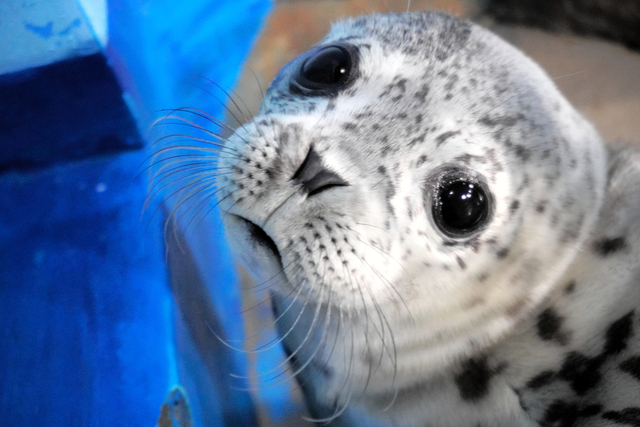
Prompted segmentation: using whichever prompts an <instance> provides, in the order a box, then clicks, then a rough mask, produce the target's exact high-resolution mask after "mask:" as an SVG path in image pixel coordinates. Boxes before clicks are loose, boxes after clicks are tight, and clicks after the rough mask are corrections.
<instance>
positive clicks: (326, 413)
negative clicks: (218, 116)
mask: <svg viewBox="0 0 640 427" xmlns="http://www.w3.org/2000/svg"><path fill="white" fill-rule="evenodd" d="M639 162H640V157H639V156H638V154H637V152H636V151H634V150H632V149H630V148H616V149H612V148H611V149H607V148H605V146H604V145H603V143H602V140H601V138H600V136H599V134H598V133H597V131H596V130H595V129H594V128H593V126H592V125H591V124H590V123H588V122H587V121H586V120H585V119H584V118H583V117H582V116H581V115H580V114H578V113H577V112H576V111H575V110H574V108H573V107H572V106H571V105H570V104H569V103H568V102H567V101H566V100H565V99H564V98H563V96H562V95H561V94H560V93H559V92H558V90H557V89H556V87H555V86H554V84H553V83H552V81H551V80H550V79H549V78H548V77H547V76H546V75H545V74H544V72H543V71H542V70H541V69H540V68H539V67H538V66H537V65H536V64H535V63H533V62H532V61H531V60H530V59H529V58H527V57H526V56H525V55H523V54H522V53H521V52H519V51H518V50H517V49H515V48H514V47H512V46H510V45H508V44H507V43H506V42H504V41H502V40H501V39H500V38H498V37H497V36H495V35H493V34H492V33H490V32H489V31H487V30H485V29H483V28H481V27H479V26H477V25H474V24H472V23H469V22H466V21H462V20H459V19H457V18H455V17H452V16H449V15H446V14H442V13H429V12H425V13H404V14H390V15H372V16H363V17H358V18H355V19H349V20H346V21H344V22H341V23H338V24H336V25H335V26H334V27H333V29H332V31H331V33H330V34H329V35H328V36H327V37H326V38H325V39H324V40H322V41H321V42H320V43H319V44H318V45H317V46H316V47H314V48H312V49H311V50H309V51H308V52H306V53H304V54H302V55H301V56H299V57H298V58H296V59H294V60H293V61H292V62H291V63H289V64H288V65H287V66H286V67H285V68H284V69H283V70H282V71H281V72H280V73H279V74H278V75H277V76H276V78H275V80H274V81H273V83H272V84H271V85H270V87H269V89H268V91H267V92H266V95H265V98H264V101H263V103H262V105H261V108H260V111H259V113H258V115H257V116H256V117H255V118H254V119H253V120H252V121H251V122H249V123H247V124H245V125H243V126H242V127H240V128H239V129H237V130H236V132H235V133H234V134H233V135H232V136H231V137H229V138H228V139H227V141H226V142H225V146H224V148H223V149H222V150H221V152H220V155H219V158H218V165H217V167H218V170H219V171H220V172H219V175H218V177H217V188H218V200H219V206H220V209H221V211H222V212H223V219H224V225H225V230H226V234H227V236H228V240H229V242H230V244H231V246H232V250H233V251H234V252H235V253H236V254H237V256H238V258H239V259H240V260H241V261H242V263H243V264H244V265H245V266H246V267H247V269H248V270H249V272H250V273H251V274H252V275H253V277H254V278H255V280H256V281H257V282H258V283H263V284H265V286H269V290H270V292H271V294H272V303H273V306H274V312H275V313H276V318H277V323H278V330H279V333H280V336H281V338H282V342H283V345H284V346H285V350H286V352H287V354H288V355H289V358H288V360H289V361H290V362H291V363H292V369H293V371H294V373H295V374H296V375H297V377H298V380H299V381H300V383H301V385H302V387H303V389H304V391H305V394H306V398H307V400H308V403H309V408H310V411H311V413H312V415H313V416H314V418H315V419H317V420H318V421H321V422H328V423H333V424H334V425H348V426H416V427H417V426H433V427H443V426H456V427H461V426H470V427H471V426H473V427H477V426H490V427H495V426H505V427H506V426H509V427H514V426H605V425H607V426H609V425H640V338H638V337H639V335H638V332H637V331H638V328H639V327H640V323H639V322H640V280H639V279H640V277H639V276H638V273H639V270H638V266H639V264H640V263H639V260H640V252H639V247H640V245H639V244H638V242H640V234H639V233H640V222H639V219H638V216H639V215H640V170H639V165H640V163H639ZM223 172H224V173H223Z"/></svg>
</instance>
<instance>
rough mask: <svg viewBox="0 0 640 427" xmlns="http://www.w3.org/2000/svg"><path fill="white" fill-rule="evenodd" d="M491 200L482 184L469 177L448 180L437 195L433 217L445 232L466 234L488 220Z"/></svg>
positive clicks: (459, 234) (455, 234) (456, 234)
mask: <svg viewBox="0 0 640 427" xmlns="http://www.w3.org/2000/svg"><path fill="white" fill-rule="evenodd" d="M489 202H490V201H489V197H488V195H487V192H486V191H485V188H484V185H483V184H482V183H479V182H474V181H469V180H465V179H456V180H450V181H444V182H443V183H442V184H441V186H440V188H439V190H438V193H437V195H436V200H435V203H434V206H433V217H434V219H435V222H436V225H437V226H438V227H439V228H440V229H441V230H442V231H443V232H444V233H446V234H449V235H452V236H464V235H466V234H469V233H472V232H473V231H476V230H477V229H479V228H480V227H481V226H482V225H484V224H485V223H486V220H487V219H488V217H489Z"/></svg>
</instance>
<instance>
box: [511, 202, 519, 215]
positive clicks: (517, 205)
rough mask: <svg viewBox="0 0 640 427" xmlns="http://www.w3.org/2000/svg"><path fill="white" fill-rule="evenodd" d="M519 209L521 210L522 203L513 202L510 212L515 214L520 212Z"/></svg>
mask: <svg viewBox="0 0 640 427" xmlns="http://www.w3.org/2000/svg"><path fill="white" fill-rule="evenodd" d="M518 208H520V201H518V200H514V201H513V202H511V205H510V206H509V212H511V213H515V212H516V211H517V210H518Z"/></svg>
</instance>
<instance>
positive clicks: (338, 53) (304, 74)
mask: <svg viewBox="0 0 640 427" xmlns="http://www.w3.org/2000/svg"><path fill="white" fill-rule="evenodd" d="M355 62H356V53H355V49H354V48H352V47H351V46H350V45H349V46H347V45H346V44H336V45H331V46H326V47H323V48H320V49H319V50H317V51H315V52H313V53H312V54H311V55H310V56H309V57H308V58H306V59H305V60H304V62H303V63H302V65H301V66H300V69H299V70H298V72H297V73H296V74H295V75H294V77H293V79H292V81H291V90H292V91H293V92H296V93H300V94H302V95H306V96H323V95H335V94H337V92H338V90H340V89H343V88H344V87H346V86H347V84H348V83H350V81H351V80H352V77H353V71H354V68H355Z"/></svg>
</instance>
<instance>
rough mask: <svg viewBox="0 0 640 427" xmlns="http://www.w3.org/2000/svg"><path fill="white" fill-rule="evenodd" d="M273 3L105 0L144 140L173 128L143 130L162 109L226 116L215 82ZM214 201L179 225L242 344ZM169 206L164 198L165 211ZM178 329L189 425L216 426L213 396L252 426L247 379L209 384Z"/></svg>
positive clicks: (113, 50)
mask: <svg viewBox="0 0 640 427" xmlns="http://www.w3.org/2000/svg"><path fill="white" fill-rule="evenodd" d="M271 7H272V3H271V2H270V1H268V0H192V1H188V2H176V1H175V0H158V1H153V2H146V3H145V5H144V7H143V8H141V7H140V2H139V1H138V0H121V1H118V2H112V3H111V5H110V10H109V28H110V33H109V42H108V45H107V49H106V53H107V57H108V58H109V60H110V62H111V64H112V66H113V68H114V69H115V71H116V73H117V75H118V76H119V78H120V81H121V83H122V85H123V87H124V90H125V92H126V96H127V99H128V101H129V103H130V106H131V107H132V110H133V111H134V113H135V115H136V117H137V119H138V123H139V125H140V128H141V132H142V133H143V134H145V135H151V136H150V140H151V141H150V142H153V140H154V139H155V138H160V137H162V136H164V135H167V134H169V133H171V131H172V129H170V128H169V127H164V126H163V127H160V128H156V129H153V130H152V131H151V132H149V126H150V124H151V123H152V121H153V120H155V119H158V118H160V117H162V116H163V115H165V114H168V113H167V112H161V110H166V109H172V108H180V107H193V108H198V109H201V110H203V111H206V112H207V113H208V114H210V115H211V116H213V117H217V118H219V119H224V117H225V114H224V113H225V111H224V104H226V103H227V102H228V100H227V98H226V95H225V94H224V92H223V91H221V90H220V89H219V88H218V87H217V86H216V85H219V86H220V87H221V88H223V89H225V90H227V91H231V89H232V88H233V86H234V84H235V82H236V80H237V78H238V73H239V71H240V70H241V68H242V65H243V63H244V61H245V60H246V58H247V56H248V53H249V50H250V48H251V46H252V44H253V41H254V39H255V37H256V36H257V34H258V31H259V30H260V28H261V26H262V24H263V22H264V19H265V18H266V16H267V14H268V12H269V11H270V9H271ZM211 81H212V82H215V84H213V83H211ZM206 125H207V127H208V128H209V129H211V130H212V131H219V130H220V129H215V128H213V127H212V126H211V124H210V123H206ZM173 130H176V129H173ZM185 130H186V129H185V128H179V129H178V131H179V132H185ZM186 131H188V129H187V130H186ZM167 193H168V191H167V192H165V193H163V194H161V195H160V198H162V197H163V196H164V197H166V196H167ZM214 204H215V198H213V197H212V198H211V200H210V205H208V206H207V205H203V206H202V212H208V215H207V216H206V217H205V218H204V219H203V218H202V216H199V217H197V220H196V221H195V222H194V223H192V224H191V228H190V229H187V230H185V231H186V238H187V242H188V245H189V248H190V250H191V252H192V253H193V256H194V258H195V262H196V264H197V267H198V274H199V276H200V277H201V278H202V280H203V282H204V283H205V284H206V286H207V288H208V291H209V293H210V295H211V298H212V303H213V304H214V307H215V309H216V314H217V316H218V318H219V320H220V323H221V326H222V332H223V333H224V335H225V336H226V337H227V338H228V339H230V340H234V341H235V342H241V340H242V339H243V338H244V332H243V321H242V317H241V314H240V313H241V311H242V309H241V298H240V294H239V292H238V283H237V278H236V275H235V268H234V264H233V261H232V259H231V257H230V255H229V251H228V249H227V247H226V245H225V243H224V236H223V232H222V226H221V223H220V218H219V214H218V212H217V210H215V209H214ZM172 207H173V206H172V204H171V201H169V203H168V204H167V208H168V209H169V210H171V209H172ZM181 225H182V226H183V227H184V226H185V224H184V223H183V224H181ZM194 227H197V231H195V232H194ZM189 231H191V232H189ZM177 328H178V330H177V332H176V333H177V335H178V336H179V337H180V338H181V339H180V340H179V342H178V344H177V345H178V366H179V373H180V375H179V376H180V382H181V384H182V385H183V386H184V388H185V389H186V391H187V393H188V395H189V396H190V405H191V409H192V413H193V417H194V420H195V422H196V424H199V425H200V424H201V423H202V424H203V425H218V424H217V423H219V422H220V421H217V420H219V418H218V417H219V414H217V413H216V411H219V408H220V407H221V405H220V404H219V403H217V402H216V399H217V398H218V399H223V400H224V403H225V405H224V406H227V407H228V406H232V407H233V408H236V409H235V410H236V411H237V412H239V413H240V412H242V411H245V410H246V411H247V417H246V418H245V419H244V420H242V421H238V422H242V423H244V424H243V425H250V423H251V422H252V421H251V420H252V419H253V418H251V417H252V415H251V414H252V413H253V407H252V405H253V403H252V401H251V397H250V395H249V393H248V392H247V391H246V389H247V388H248V384H247V383H246V382H244V383H243V382H242V381H237V383H238V384H237V388H233V389H224V388H220V387H219V384H216V383H212V382H211V381H210V380H211V378H210V377H209V376H207V369H206V368H205V360H206V359H207V356H208V355H199V354H198V353H197V351H196V346H195V345H194V343H193V342H190V341H189V340H188V339H187V338H188V337H186V335H187V334H185V333H184V331H183V330H182V329H184V325H182V324H181V322H180V320H179V319H178V321H177ZM183 338H184V339H183ZM218 351H219V353H218V354H217V357H219V358H220V360H221V361H223V360H224V363H225V364H228V365H231V366H232V367H233V373H234V374H236V375H247V361H246V355H245V354H243V353H240V352H235V351H232V350H229V349H224V350H218ZM230 373H231V372H230ZM217 386H218V387H217ZM285 400H286V396H285ZM230 402H231V403H230ZM285 405H286V404H285ZM234 427H235V426H234Z"/></svg>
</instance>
